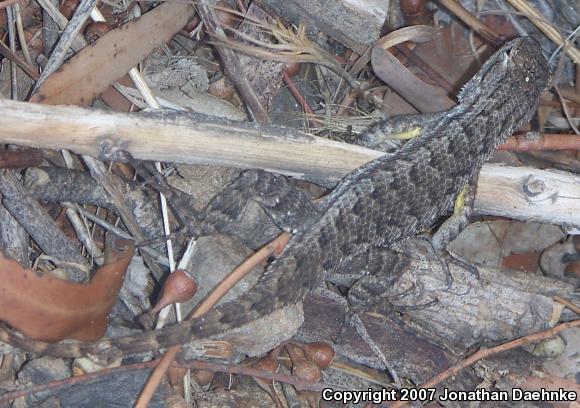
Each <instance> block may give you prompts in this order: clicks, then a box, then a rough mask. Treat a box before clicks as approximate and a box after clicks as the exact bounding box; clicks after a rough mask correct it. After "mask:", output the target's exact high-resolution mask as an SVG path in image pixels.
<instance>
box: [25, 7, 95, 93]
mask: <svg viewBox="0 0 580 408" xmlns="http://www.w3.org/2000/svg"><path fill="white" fill-rule="evenodd" d="M96 4H97V0H82V1H81V3H80V4H79V5H78V7H77V8H76V10H75V14H74V15H73V17H72V18H71V19H70V21H69V22H68V24H67V26H66V28H65V29H64V31H63V32H62V34H61V36H60V39H59V40H58V42H57V43H56V46H55V47H54V49H53V51H52V54H51V55H50V58H49V60H48V62H47V64H46V67H45V68H44V70H43V71H42V74H41V75H40V78H39V79H38V81H36V84H35V86H34V91H33V92H36V91H37V90H38V89H39V88H40V86H41V85H42V84H43V83H44V81H45V80H46V79H47V78H48V77H49V76H50V75H52V74H53V73H54V72H55V71H56V70H57V69H58V68H60V66H61V65H62V63H63V62H64V60H65V58H66V55H67V53H68V50H69V48H71V46H72V44H73V42H74V40H75V38H76V36H77V34H79V32H80V31H81V29H82V28H83V26H84V24H85V22H86V21H87V19H88V18H89V16H90V14H91V10H92V9H93V8H94V7H95V5H96Z"/></svg>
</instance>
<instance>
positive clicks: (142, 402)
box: [135, 232, 291, 408]
mask: <svg viewBox="0 0 580 408" xmlns="http://www.w3.org/2000/svg"><path fill="white" fill-rule="evenodd" d="M290 237H291V235H290V234H289V233H287V232H284V233H282V234H280V235H279V236H278V238H276V239H274V240H273V241H272V242H270V243H269V244H268V245H265V246H264V247H262V248H261V249H260V250H259V251H257V252H256V253H255V254H253V255H252V256H251V257H249V258H248V259H246V260H245V261H244V262H243V263H242V264H241V265H240V266H238V267H237V268H236V269H234V270H233V271H232V272H231V273H230V274H229V275H228V276H227V277H226V278H225V279H224V280H223V281H222V282H221V283H220V284H219V285H218V286H217V287H216V288H215V289H214V290H213V291H212V292H211V293H210V295H209V296H208V297H206V298H205V300H204V301H203V302H202V303H201V304H200V305H199V306H198V307H197V308H196V309H195V310H194V311H193V312H192V313H190V315H189V316H188V317H187V320H192V319H194V318H196V317H199V316H201V315H203V314H204V313H206V312H207V311H209V310H210V309H211V308H212V307H213V306H214V305H215V304H216V303H217V302H219V300H220V299H221V298H222V297H223V296H224V295H225V294H226V293H227V292H228V291H229V290H230V289H231V288H232V287H233V286H234V285H235V284H236V283H238V282H239V281H240V280H241V279H242V278H243V277H244V276H245V275H246V274H247V273H248V272H250V271H251V270H252V269H253V268H254V267H255V266H256V265H257V264H259V263H261V262H263V261H265V260H266V259H268V257H269V256H270V255H272V254H273V253H276V254H277V253H279V252H280V251H281V248H282V247H284V245H286V244H287V243H288V241H289V240H290ZM180 350H181V345H176V346H172V347H170V348H169V349H167V351H166V352H165V355H164V356H163V357H162V358H161V360H160V362H159V365H158V366H157V367H155V370H153V373H152V374H151V377H150V378H149V381H148V382H147V384H145V387H144V388H143V391H141V394H140V395H139V399H138V400H137V402H136V404H135V408H146V407H147V405H148V404H149V401H150V400H151V398H152V397H153V394H155V390H156V389H157V387H158V386H159V384H160V383H161V380H162V379H163V377H164V375H165V373H166V372H167V370H168V369H169V366H170V365H171V363H172V362H173V360H175V357H176V356H177V354H178V353H179V351H180Z"/></svg>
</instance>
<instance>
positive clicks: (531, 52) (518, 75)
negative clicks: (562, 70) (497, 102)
mask: <svg viewBox="0 0 580 408" xmlns="http://www.w3.org/2000/svg"><path fill="white" fill-rule="evenodd" d="M550 76H551V74H550V68H549V67H548V62H547V61H546V59H545V58H544V56H543V55H542V50H541V47H540V44H539V43H538V41H536V40H535V39H534V38H532V37H519V38H516V39H515V40H512V41H510V42H508V43H506V44H505V45H504V46H503V47H501V48H500V49H499V50H498V51H497V52H496V53H495V54H494V55H492V56H491V58H489V59H488V60H487V61H486V62H485V63H484V64H483V66H482V67H481V69H480V70H479V72H478V73H477V75H475V76H474V77H473V78H472V79H471V80H470V81H469V82H468V83H467V84H466V85H465V86H464V87H463V89H462V91H461V92H460V94H459V100H460V102H461V103H470V102H473V101H474V100H476V99H480V98H486V97H493V94H494V93H497V92H502V91H503V92H508V93H512V94H514V96H516V94H525V96H524V98H519V99H521V100H526V101H528V102H529V103H530V106H528V107H526V110H527V111H529V112H530V113H532V112H533V111H534V110H535V106H536V104H537V102H538V99H539V96H540V93H541V92H542V91H544V90H545V89H546V88H547V86H548V83H549V81H550ZM499 84H501V85H502V86H503V87H504V89H500V87H499V86H498V85H499Z"/></svg>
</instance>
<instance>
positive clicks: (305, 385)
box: [0, 359, 328, 405]
mask: <svg viewBox="0 0 580 408" xmlns="http://www.w3.org/2000/svg"><path fill="white" fill-rule="evenodd" d="M159 362H160V359H156V360H151V361H146V362H144V363H134V364H127V365H123V366H120V367H111V368H105V369H102V370H99V371H97V372H94V373H89V374H83V375H78V376H74V377H69V378H66V379H64V380H56V381H51V382H48V383H45V384H39V385H35V386H32V387H30V388H26V389H24V390H18V391H12V392H7V393H5V394H2V395H1V396H0V405H2V404H7V403H9V402H11V401H13V400H15V399H16V398H21V397H27V396H29V395H33V394H37V393H39V392H42V391H47V390H54V389H58V388H62V387H66V386H70V385H75V384H82V383H86V382H89V381H93V380H97V379H99V378H103V377H106V376H108V375H111V374H120V373H126V372H128V371H136V370H143V369H147V368H153V367H155V366H157V365H158V364H159ZM172 367H177V368H189V369H195V370H205V371H212V372H221V373H230V374H240V375H248V376H252V377H257V378H261V379H263V380H267V381H278V382H283V383H286V384H291V385H293V386H295V387H296V388H297V389H299V390H304V391H322V390H323V389H324V388H325V387H328V385H325V384H323V383H314V384H313V383H311V382H308V381H304V380H301V379H300V378H298V377H295V376H290V375H284V374H276V373H272V372H269V371H264V370H260V369H257V368H251V367H243V366H239V365H229V364H219V363H211V362H209V361H201V360H193V361H188V362H186V363H180V364H176V363H173V364H172Z"/></svg>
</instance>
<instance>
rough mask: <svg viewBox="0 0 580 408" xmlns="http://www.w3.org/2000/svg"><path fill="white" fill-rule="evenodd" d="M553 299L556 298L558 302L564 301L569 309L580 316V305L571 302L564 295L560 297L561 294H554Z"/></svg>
mask: <svg viewBox="0 0 580 408" xmlns="http://www.w3.org/2000/svg"><path fill="white" fill-rule="evenodd" d="M552 299H554V300H555V301H556V302H558V303H562V304H563V305H564V306H566V307H567V308H568V309H570V310H571V311H573V312H574V313H576V314H577V315H579V316H580V307H578V306H576V305H575V304H574V303H572V302H570V301H569V300H568V299H564V298H563V297H560V296H554V297H553V298H552Z"/></svg>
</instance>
